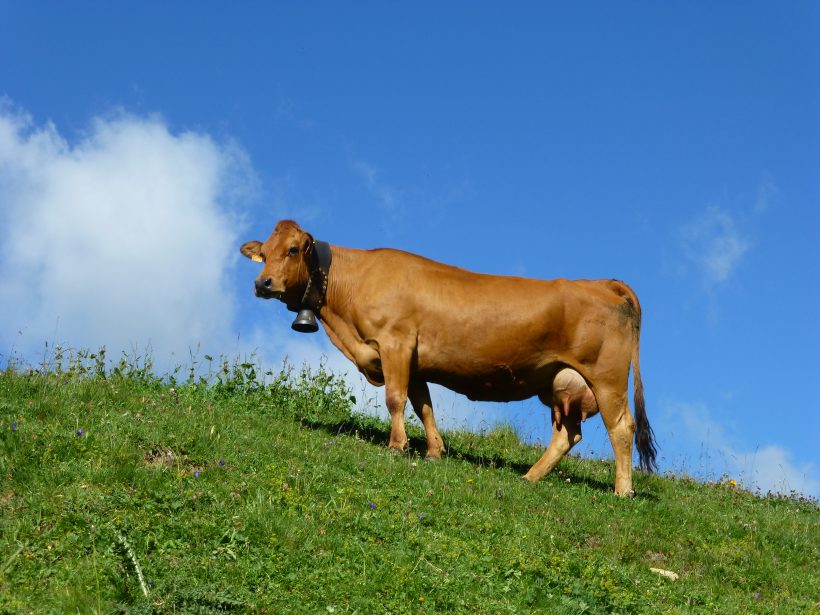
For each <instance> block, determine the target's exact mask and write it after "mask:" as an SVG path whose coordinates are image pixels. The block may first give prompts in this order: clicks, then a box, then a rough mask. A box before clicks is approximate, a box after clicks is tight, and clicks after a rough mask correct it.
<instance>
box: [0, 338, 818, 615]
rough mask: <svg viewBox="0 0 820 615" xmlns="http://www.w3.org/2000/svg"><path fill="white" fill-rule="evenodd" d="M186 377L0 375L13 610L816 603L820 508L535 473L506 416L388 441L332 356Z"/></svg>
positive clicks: (569, 471) (85, 358)
mask: <svg viewBox="0 0 820 615" xmlns="http://www.w3.org/2000/svg"><path fill="white" fill-rule="evenodd" d="M63 363H65V365H63ZM178 376H179V374H178V373H177V374H174V375H172V376H170V377H166V378H164V379H157V378H155V377H154V376H152V375H151V367H150V365H142V366H138V365H135V364H134V363H133V362H131V363H129V362H126V361H121V362H120V364H119V365H118V366H116V367H114V368H113V369H110V368H107V367H106V364H105V363H104V361H103V360H102V358H101V357H99V356H96V355H87V354H85V355H84V354H82V353H81V354H80V355H79V356H73V357H68V358H66V357H58V359H57V360H56V361H55V362H53V363H52V365H50V366H49V368H48V369H41V370H33V371H32V370H21V369H17V370H15V369H10V370H9V371H7V372H6V373H5V374H3V375H0V612H3V613H28V612H31V613H48V612H54V613H69V612H71V613H74V612H80V613H110V612H129V613H153V612H159V613H211V612H224V611H235V612H259V613H281V612H291V613H301V612H305V613H354V612H356V613H383V612H389V613H428V612H429V613H446V612H464V613H529V612H545V613H614V612H621V613H631V612H644V613H670V612H677V613H690V612H691V613H705V612H706V613H708V612H714V613H736V612H739V613H745V612H753V613H768V612H771V613H806V612H808V613H811V612H815V613H816V612H820V577H819V576H818V569H817V562H818V561H820V509H818V507H817V505H816V503H813V502H808V501H805V500H802V499H800V498H797V497H792V498H784V497H774V496H769V497H760V496H757V495H753V494H750V493H746V492H743V491H740V490H739V489H737V488H736V487H735V486H734V485H733V484H732V483H731V482H730V481H723V482H720V483H718V484H711V485H704V484H700V483H697V482H694V481H691V480H687V479H682V478H681V479H678V478H674V477H658V476H641V475H636V478H635V488H636V491H637V495H636V497H635V498H633V499H620V498H616V497H614V496H613V495H611V490H612V484H613V468H612V466H611V464H609V463H604V462H600V461H590V460H582V459H578V458H569V459H567V460H565V461H564V462H562V464H561V465H560V466H559V471H557V472H554V473H553V474H552V475H550V476H548V477H547V478H545V479H544V480H543V481H541V482H540V483H539V484H537V485H529V484H527V483H525V482H524V481H522V480H521V478H520V476H521V474H522V473H523V471H525V470H526V468H527V467H528V466H529V465H530V464H531V463H532V462H534V461H535V460H536V459H537V458H538V456H539V455H540V451H539V450H537V449H535V448H533V447H531V446H526V445H523V444H521V443H520V442H519V441H518V440H517V438H516V437H515V435H514V433H513V432H512V431H510V430H499V431H495V432H493V433H491V434H489V435H488V436H486V437H480V436H476V435H472V434H467V433H446V434H444V437H445V441H446V443H447V444H448V448H449V456H448V458H446V459H445V460H443V461H441V462H438V463H427V462H424V461H423V460H422V459H421V458H420V457H419V456H418V451H419V450H421V451H422V452H423V440H422V439H421V433H420V431H418V429H416V431H413V430H412V429H411V435H414V438H413V444H414V445H415V446H416V452H415V453H412V454H411V455H409V456H406V457H396V456H394V455H392V454H390V453H389V452H388V451H387V449H386V447H385V445H384V443H385V441H386V439H387V433H388V428H387V424H386V423H385V422H382V421H378V420H375V419H373V418H368V417H363V416H360V415H356V414H353V413H352V412H351V407H352V406H353V404H352V403H351V401H350V398H349V393H348V392H347V391H346V390H345V388H344V386H343V385H342V383H341V381H340V380H339V379H338V378H337V377H335V376H333V375H331V374H327V373H325V372H323V371H321V370H320V371H319V372H316V373H309V372H305V371H303V372H301V373H289V372H283V373H281V374H278V375H275V374H268V375H267V381H268V384H267V385H265V384H262V381H263V376H265V375H264V374H260V373H259V369H258V368H257V367H256V366H254V365H253V364H248V363H246V364H238V363H233V364H227V363H222V364H221V365H220V366H218V367H217V368H216V373H215V374H214V377H212V378H211V379H210V383H209V384H206V383H205V382H204V381H203V380H202V379H198V378H196V377H194V376H193V375H192V376H191V377H190V378H186V379H185V382H177V380H178ZM650 568H659V569H663V570H669V571H673V572H675V573H677V574H678V575H679V576H680V578H679V579H678V580H676V581H675V580H670V579H668V578H666V577H663V576H660V575H659V574H657V573H655V572H653V571H651V570H650Z"/></svg>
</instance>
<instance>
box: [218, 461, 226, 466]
mask: <svg viewBox="0 0 820 615" xmlns="http://www.w3.org/2000/svg"><path fill="white" fill-rule="evenodd" d="M219 465H220V466H222V467H224V466H225V460H224V459H220V460H219Z"/></svg>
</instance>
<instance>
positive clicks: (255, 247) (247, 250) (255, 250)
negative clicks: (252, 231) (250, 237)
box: [239, 241, 263, 263]
mask: <svg viewBox="0 0 820 615" xmlns="http://www.w3.org/2000/svg"><path fill="white" fill-rule="evenodd" d="M239 251H240V252H242V254H244V255H245V256H247V257H248V258H249V259H251V260H252V261H256V262H257V263H261V262H262V260H263V259H262V242H260V241H248V242H247V243H243V244H242V247H241V248H239Z"/></svg>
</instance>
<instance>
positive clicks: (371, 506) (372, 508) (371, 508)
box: [370, 502, 376, 510]
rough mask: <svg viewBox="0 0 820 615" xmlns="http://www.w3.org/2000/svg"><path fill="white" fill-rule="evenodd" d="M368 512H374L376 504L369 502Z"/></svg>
mask: <svg viewBox="0 0 820 615" xmlns="http://www.w3.org/2000/svg"><path fill="white" fill-rule="evenodd" d="M370 510H376V502H370Z"/></svg>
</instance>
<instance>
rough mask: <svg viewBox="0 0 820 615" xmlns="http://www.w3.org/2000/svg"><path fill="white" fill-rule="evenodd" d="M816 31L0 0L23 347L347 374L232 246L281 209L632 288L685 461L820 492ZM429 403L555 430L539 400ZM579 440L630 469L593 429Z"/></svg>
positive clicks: (519, 16) (7, 304)
mask: <svg viewBox="0 0 820 615" xmlns="http://www.w3.org/2000/svg"><path fill="white" fill-rule="evenodd" d="M819 27H820V8H818V6H817V5H816V4H815V3H810V2H795V3H790V4H789V5H788V6H787V7H785V8H784V5H782V4H778V3H773V2H768V3H760V2H743V3H721V4H720V5H719V6H715V5H714V4H712V3H685V4H684V3H673V4H669V3H664V4H662V5H661V4H657V3H654V4H653V3H632V2H630V3H619V4H617V5H614V4H612V3H582V4H581V3H576V4H568V3H562V4H557V3H556V4H552V5H551V4H547V3H517V4H515V5H514V6H512V7H510V6H507V5H504V4H502V3H469V4H465V3H452V2H450V3H421V4H419V3H412V4H407V5H406V6H400V5H398V4H397V3H375V2H373V3H358V4H352V5H351V4H345V5H344V6H343V5H341V4H340V3H324V2H319V3H310V4H307V3H291V4H284V3H278V4H274V3H269V4H262V3H234V4H231V5H228V4H224V3H222V4H217V3H194V2H179V3H158V2H145V3H133V4H131V5H129V6H125V5H124V4H123V3H117V4H114V5H103V4H102V3H100V4H98V5H94V4H92V3H82V4H77V3H70V4H67V3H57V2H53V3H49V2H41V3H13V2H7V1H2V2H0V97H2V102H0V353H2V355H3V356H4V357H8V356H9V355H10V354H12V353H17V354H20V355H23V356H26V357H29V358H36V357H37V356H39V354H41V353H42V348H43V344H44V342H45V341H49V343H52V344H53V343H54V342H63V343H67V344H71V345H73V346H75V347H89V348H94V347H97V346H99V345H102V344H105V345H107V347H108V348H109V351H111V352H112V354H116V352H117V351H118V350H122V349H125V350H134V349H137V350H139V349H144V348H145V347H146V346H147V345H149V344H150V346H151V348H153V350H154V352H155V354H156V355H157V363H158V365H159V366H160V367H164V365H172V364H173V363H174V362H185V361H187V360H188V356H189V354H188V349H189V347H192V346H196V345H197V344H199V345H200V347H201V349H202V351H205V350H207V351H208V352H211V353H216V354H219V353H225V354H233V353H237V352H240V353H246V352H251V351H253V350H256V351H257V353H258V354H259V355H260V356H262V357H264V359H265V360H266V361H268V362H270V363H278V362H279V361H280V360H281V359H282V357H284V356H285V355H287V356H288V357H290V359H291V360H295V361H302V360H307V361H310V362H316V361H318V360H319V357H321V355H322V354H325V355H327V359H326V360H327V362H328V365H330V366H331V367H332V368H333V369H339V370H347V371H348V372H353V371H355V370H354V369H353V368H352V366H350V365H348V364H346V363H345V362H344V359H343V358H342V357H341V355H340V353H338V352H337V351H336V350H335V349H333V348H332V347H331V346H330V345H329V344H328V342H327V340H326V338H325V336H324V334H323V333H320V334H317V335H315V336H305V335H300V334H297V333H295V332H292V331H290V328H289V323H290V319H291V316H290V315H289V314H288V313H287V312H286V311H285V310H284V308H283V307H282V306H279V305H275V304H274V303H273V302H261V301H258V300H256V299H254V297H253V296H252V293H251V282H252V280H253V278H254V276H255V275H256V269H255V268H254V266H253V265H252V264H250V263H249V262H248V261H246V260H244V259H242V258H241V257H240V256H239V255H238V251H237V248H238V246H239V244H240V243H242V242H244V241H245V240H248V239H264V238H266V237H267V235H268V234H269V233H270V230H271V229H272V227H273V225H274V223H275V222H276V221H277V220H278V219H281V218H284V217H290V218H294V219H296V220H297V221H299V222H300V223H301V224H302V225H303V226H304V227H305V228H307V229H308V230H309V231H311V232H312V233H313V234H314V236H316V237H317V238H320V239H323V240H326V241H329V242H330V243H335V244H339V245H345V246H351V247H362V248H368V247H380V246H391V247H398V248H402V249H405V250H409V251H412V252H417V253H420V254H424V255H426V256H429V257H431V258H434V259H437V260H441V261H444V262H448V263H452V264H455V265H459V266H462V267H466V268H469V269H472V270H476V271H484V272H491V273H498V274H511V275H525V276H532V277H539V278H554V277H568V278H611V277H614V278H620V279H623V280H625V281H627V282H628V283H629V284H630V285H632V286H633V288H634V289H635V290H636V292H637V293H638V296H639V297H640V299H641V302H642V305H643V309H644V327H643V336H642V340H641V342H642V356H641V365H642V372H643V378H644V383H645V386H646V392H647V402H648V413H649V417H650V420H651V422H652V424H653V426H654V428H655V431H656V434H657V436H658V440H659V445H660V452H661V463H662V467H663V469H666V470H674V471H685V472H687V473H689V474H694V475H697V476H701V477H717V476H720V475H721V474H724V473H727V474H729V475H731V476H732V477H735V478H739V479H742V480H743V481H744V482H745V484H747V485H749V486H755V485H756V486H759V487H761V488H762V489H763V490H768V489H775V490H786V491H788V490H790V489H797V490H800V491H803V492H805V493H807V494H811V495H814V496H818V495H820V454H818V450H817V444H818V439H819V438H818V434H820V418H818V416H820V413H818V410H817V409H816V408H815V405H816V402H815V401H814V398H813V396H812V395H811V393H810V391H811V390H813V389H812V387H813V386H814V385H815V384H816V383H817V382H818V380H819V378H818V377H819V376H820V360H818V355H817V347H818V344H819V343H820V325H818V321H817V314H820V281H818V280H820V276H818V262H820V248H818V242H820V214H818V211H820V203H818V196H820V172H819V171H820V116H818V109H820V37H818V36H817V32H818V28H819ZM171 353H173V356H170V355H171ZM350 377H351V382H353V384H354V387H360V388H361V387H363V385H361V384H359V383H358V381H357V380H356V378H355V376H354V375H353V374H351V376H350ZM363 393H364V395H363V396H364V397H368V396H371V397H377V398H378V399H381V397H382V395H383V393H382V391H377V390H375V389H365V390H364V391H363ZM360 396H361V395H360ZM435 397H436V402H437V405H438V409H437V416H438V417H439V421H440V422H442V423H444V424H445V425H450V426H463V425H466V426H469V427H471V428H484V427H490V426H492V425H493V424H495V423H497V422H502V421H512V423H513V424H514V425H515V426H516V428H517V429H519V431H520V432H521V433H522V434H523V435H525V436H526V437H528V438H529V439H531V440H534V441H537V440H539V439H541V440H543V438H544V437H545V436H546V433H547V430H546V422H547V416H546V413H545V412H544V411H543V410H542V409H541V407H540V406H539V404H538V403H537V402H534V401H528V402H523V403H519V404H508V405H499V404H474V403H471V402H467V401H466V400H464V399H463V398H458V397H456V396H454V395H452V394H450V393H447V392H445V391H437V392H436V394H435ZM581 448H582V451H583V452H585V453H586V454H593V455H596V456H610V455H611V448H610V447H609V444H608V442H607V440H606V436H605V433H604V430H603V427H602V425H601V422H600V420H599V419H594V420H592V421H590V422H588V423H586V424H585V441H584V443H582V445H581Z"/></svg>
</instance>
